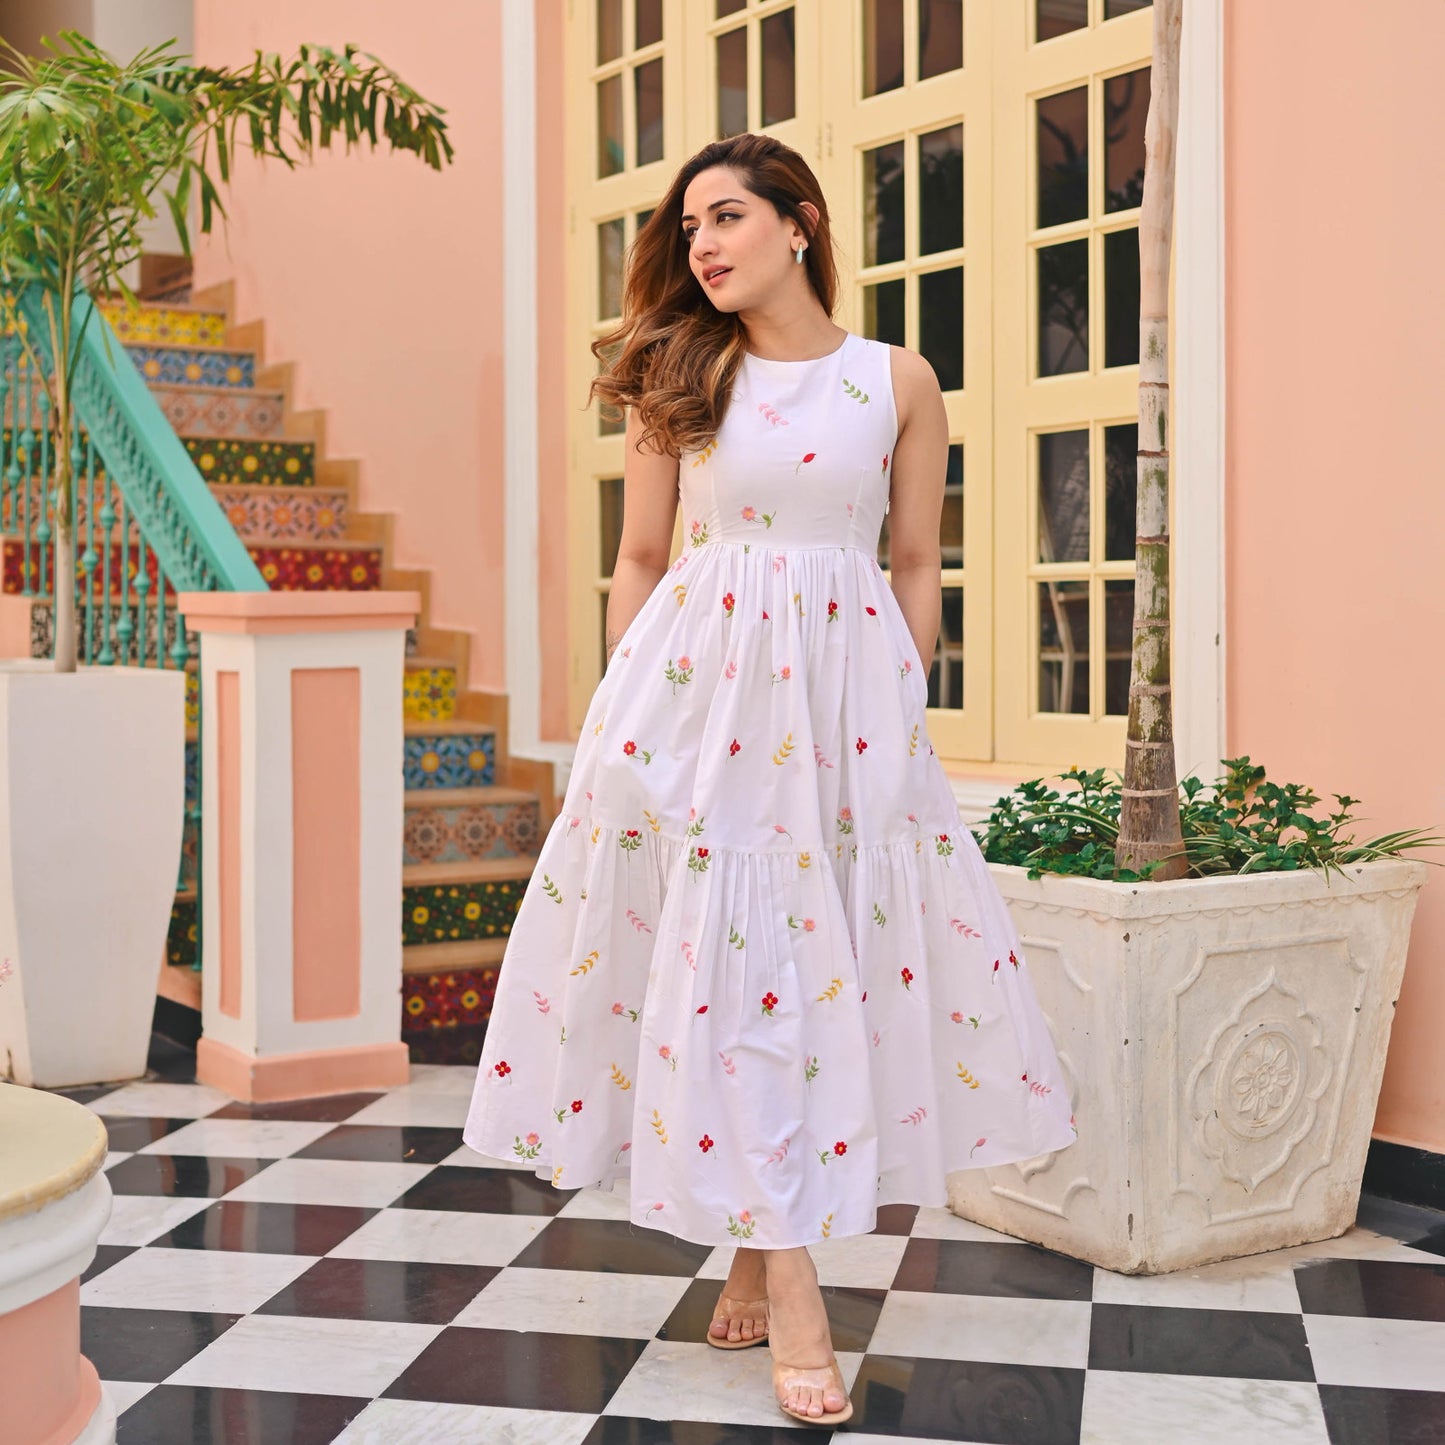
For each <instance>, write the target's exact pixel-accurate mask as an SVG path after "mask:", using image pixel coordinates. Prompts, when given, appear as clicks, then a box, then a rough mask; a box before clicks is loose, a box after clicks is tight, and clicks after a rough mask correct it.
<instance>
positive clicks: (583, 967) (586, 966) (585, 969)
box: [569, 948, 598, 978]
mask: <svg viewBox="0 0 1445 1445" xmlns="http://www.w3.org/2000/svg"><path fill="white" fill-rule="evenodd" d="M597 958H598V951H597V950H596V949H595V948H594V949H593V950H592V952H591V953H589V954H588V955H587V957H586V958H584V959H583V960H582V962H581V963H579V964H578V965H577V967H576V968H574V969H573V970H572V972H571V974H570V975H569V977H571V978H576V977H577V975H578V974H579V973H591V972H592V965H593V964H595V963H596V962H597Z"/></svg>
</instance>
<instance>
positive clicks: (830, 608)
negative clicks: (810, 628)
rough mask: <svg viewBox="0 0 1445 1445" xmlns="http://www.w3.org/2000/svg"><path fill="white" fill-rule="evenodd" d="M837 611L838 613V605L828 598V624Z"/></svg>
mask: <svg viewBox="0 0 1445 1445" xmlns="http://www.w3.org/2000/svg"><path fill="white" fill-rule="evenodd" d="M837 611H838V604H837V603H836V602H834V601H833V599H832V598H831V597H830V598H829V599H828V621H829V622H831V621H832V620H833V617H834V615H835V614H836V613H837Z"/></svg>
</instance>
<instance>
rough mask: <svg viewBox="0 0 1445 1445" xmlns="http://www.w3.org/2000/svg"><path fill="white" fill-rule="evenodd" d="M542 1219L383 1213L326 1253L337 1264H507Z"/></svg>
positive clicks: (406, 1211) (441, 1211)
mask: <svg viewBox="0 0 1445 1445" xmlns="http://www.w3.org/2000/svg"><path fill="white" fill-rule="evenodd" d="M547 1222H548V1221H547V1218H546V1216H544V1215H537V1214H468V1213H464V1212H463V1211H460V1210H451V1209H383V1210H382V1211H381V1213H380V1214H374V1215H372V1217H371V1218H370V1219H368V1220H367V1221H366V1223H365V1224H363V1225H362V1226H361V1228H360V1229H358V1230H356V1231H355V1232H354V1233H352V1234H349V1235H348V1236H347V1237H346V1238H345V1239H343V1240H342V1241H341V1243H340V1244H338V1245H337V1246H336V1248H335V1249H333V1250H332V1251H331V1254H332V1256H333V1257H334V1258H337V1259H402V1260H411V1261H414V1262H415V1263H417V1264H510V1263H511V1262H512V1261H513V1260H514V1259H515V1258H516V1257H517V1256H518V1255H519V1254H520V1253H521V1252H522V1251H523V1250H524V1249H525V1248H526V1247H527V1246H528V1245H529V1244H530V1243H531V1242H532V1240H533V1239H534V1238H535V1237H536V1235H537V1233H538V1231H539V1230H540V1229H541V1228H542V1226H543V1225H544V1224H546V1223H547Z"/></svg>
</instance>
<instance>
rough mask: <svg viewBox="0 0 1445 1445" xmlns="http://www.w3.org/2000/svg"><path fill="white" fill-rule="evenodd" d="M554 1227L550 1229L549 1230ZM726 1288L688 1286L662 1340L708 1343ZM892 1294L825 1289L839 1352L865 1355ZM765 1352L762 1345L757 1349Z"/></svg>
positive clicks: (707, 1283)
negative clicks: (885, 1300) (875, 1327)
mask: <svg viewBox="0 0 1445 1445" xmlns="http://www.w3.org/2000/svg"><path fill="white" fill-rule="evenodd" d="M549 1227H550V1226H549ZM721 1290H722V1285H721V1283H720V1282H719V1281H718V1280H715V1279H695V1280H693V1282H692V1283H691V1284H690V1285H688V1287H687V1289H686V1291H685V1292H684V1294H683V1296H682V1298H681V1299H680V1300H678V1302H677V1304H676V1305H675V1306H674V1307H673V1311H672V1313H671V1314H670V1315H668V1317H667V1319H666V1320H664V1321H663V1324H662V1328H661V1329H659V1330H658V1332H657V1337H658V1339H660V1340H683V1341H689V1342H691V1343H693V1344H701V1343H702V1342H704V1341H705V1340H706V1339H707V1327H708V1325H709V1323H710V1322H711V1321H712V1316H713V1311H714V1310H715V1309H716V1308H717V1297H718V1295H719V1293H720V1292H721ZM887 1294H888V1291H887V1290H881V1289H842V1288H839V1287H837V1286H833V1285H825V1286H824V1287H823V1305H824V1308H825V1309H826V1310H827V1311H828V1324H829V1326H830V1327H831V1330H832V1335H833V1348H834V1349H835V1350H845V1351H851V1352H853V1353H855V1354H858V1353H861V1352H862V1351H864V1350H866V1349H867V1348H868V1342H869V1340H871V1339H872V1338H873V1328H874V1326H875V1325H876V1324H877V1323H878V1315H879V1313H880V1312H881V1310H882V1309H883V1301H884V1299H885V1298H886V1297H887ZM756 1348H758V1349H762V1348H764V1347H763V1346H762V1345H758V1346H756Z"/></svg>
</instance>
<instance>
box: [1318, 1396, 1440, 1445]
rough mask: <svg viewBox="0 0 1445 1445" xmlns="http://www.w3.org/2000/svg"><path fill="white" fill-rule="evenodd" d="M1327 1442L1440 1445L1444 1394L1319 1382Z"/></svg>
mask: <svg viewBox="0 0 1445 1445" xmlns="http://www.w3.org/2000/svg"><path fill="white" fill-rule="evenodd" d="M1320 1402H1321V1404H1323V1405H1324V1408H1325V1425H1326V1427H1327V1428H1328V1430H1329V1432H1330V1445H1440V1442H1441V1441H1442V1440H1445V1395H1437V1394H1434V1393H1431V1392H1429V1391H1425V1390H1367V1389H1362V1388H1359V1387H1356V1386H1354V1385H1321V1386H1320Z"/></svg>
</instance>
